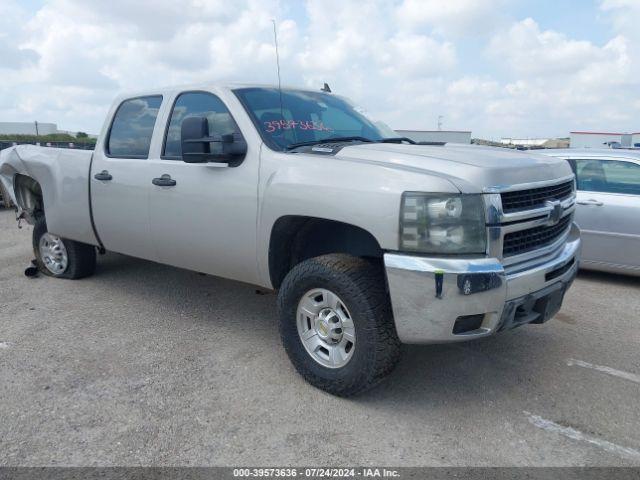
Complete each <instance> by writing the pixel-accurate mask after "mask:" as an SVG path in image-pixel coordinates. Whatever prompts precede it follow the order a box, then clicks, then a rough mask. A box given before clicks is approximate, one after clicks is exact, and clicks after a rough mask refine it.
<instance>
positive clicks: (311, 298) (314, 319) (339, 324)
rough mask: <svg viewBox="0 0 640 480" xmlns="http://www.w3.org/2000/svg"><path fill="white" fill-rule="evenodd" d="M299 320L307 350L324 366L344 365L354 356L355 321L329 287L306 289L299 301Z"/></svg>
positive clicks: (300, 330) (297, 318) (299, 327)
mask: <svg viewBox="0 0 640 480" xmlns="http://www.w3.org/2000/svg"><path fill="white" fill-rule="evenodd" d="M296 324H297V326H298V335H299V336H300V340H301V341H302V345H303V346H304V348H305V350H306V351H307V353H308V354H309V355H310V356H311V358H313V359H314V360H315V361H316V362H317V363H319V364H320V365H322V366H323V367H327V368H341V367H344V366H345V365H346V364H347V363H348V362H349V360H351V358H352V357H353V352H354V351H355V347H356V329H355V325H354V324H353V319H352V317H351V313H350V312H349V310H348V309H347V306H346V305H345V304H344V302H343V301H342V300H340V297H338V296H337V295H336V294H335V293H333V292H331V291H329V290H327V289H325V288H316V289H313V290H309V291H308V292H307V293H305V294H304V295H303V296H302V298H301V299H300V302H299V303H298V310H297V315H296Z"/></svg>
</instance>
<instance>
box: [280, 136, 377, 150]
mask: <svg viewBox="0 0 640 480" xmlns="http://www.w3.org/2000/svg"><path fill="white" fill-rule="evenodd" d="M334 142H368V143H371V142H373V140H371V139H370V138H366V137H331V138H323V139H322V140H312V141H310V142H298V143H290V144H289V145H287V146H286V147H285V150H293V149H294V148H298V147H308V146H310V145H317V144H319V143H334Z"/></svg>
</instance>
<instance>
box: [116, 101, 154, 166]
mask: <svg viewBox="0 0 640 480" xmlns="http://www.w3.org/2000/svg"><path fill="white" fill-rule="evenodd" d="M161 104H162V96H161V95H153V96H149V97H139V98H132V99H129V100H125V101H124V102H122V103H121V104H120V106H119V107H118V110H117V111H116V114H115V115H114V116H113V122H112V123H111V129H110V130H109V138H108V140H107V148H106V150H107V151H106V154H107V155H108V156H110V157H120V158H147V157H148V156H149V147H150V146H151V137H152V136H153V127H154V126H155V123H156V118H157V117H158V111H159V110H160V105H161Z"/></svg>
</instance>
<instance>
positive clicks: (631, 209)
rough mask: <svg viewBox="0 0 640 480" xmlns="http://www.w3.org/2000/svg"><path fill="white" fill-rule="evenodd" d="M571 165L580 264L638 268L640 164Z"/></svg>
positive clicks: (598, 161)
mask: <svg viewBox="0 0 640 480" xmlns="http://www.w3.org/2000/svg"><path fill="white" fill-rule="evenodd" d="M572 163H573V165H574V168H575V172H576V180H577V190H578V193H577V210H576V223H577V224H578V226H579V227H580V229H581V231H582V240H583V250H582V257H583V261H585V262H596V263H604V264H609V265H621V266H626V267H633V268H640V164H639V163H638V162H636V161H633V160H630V159H629V160H626V159H593V158H590V159H575V160H572Z"/></svg>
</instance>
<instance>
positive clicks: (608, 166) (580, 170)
mask: <svg viewBox="0 0 640 480" xmlns="http://www.w3.org/2000/svg"><path fill="white" fill-rule="evenodd" d="M575 162H576V174H577V177H578V190H582V191H586V192H604V193H623V194H627V195H640V165H638V164H637V163H633V162H625V161H621V160H576V161H575Z"/></svg>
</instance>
